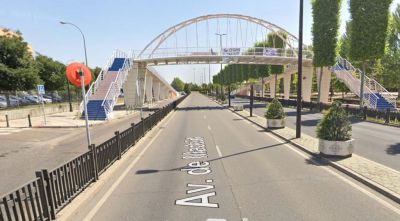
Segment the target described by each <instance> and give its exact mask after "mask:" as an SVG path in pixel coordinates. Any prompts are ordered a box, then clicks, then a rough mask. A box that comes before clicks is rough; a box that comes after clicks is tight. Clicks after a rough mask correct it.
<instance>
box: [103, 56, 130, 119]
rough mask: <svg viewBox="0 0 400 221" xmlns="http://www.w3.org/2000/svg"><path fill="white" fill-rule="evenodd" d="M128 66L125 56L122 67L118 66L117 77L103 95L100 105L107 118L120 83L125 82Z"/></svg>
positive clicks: (118, 91) (128, 60)
mask: <svg viewBox="0 0 400 221" xmlns="http://www.w3.org/2000/svg"><path fill="white" fill-rule="evenodd" d="M129 68H130V59H128V58H127V57H125V61H124V64H123V66H122V68H120V69H119V70H118V73H117V77H116V78H115V80H114V81H113V82H112V83H111V84H110V87H109V88H108V90H107V93H106V96H105V98H104V100H103V102H102V103H101V106H102V107H104V110H105V113H106V116H107V118H108V116H109V114H110V113H111V111H112V110H113V108H114V105H115V99H116V98H117V97H118V95H119V93H120V91H121V88H122V85H123V83H124V82H125V79H126V76H127V72H128V71H129Z"/></svg>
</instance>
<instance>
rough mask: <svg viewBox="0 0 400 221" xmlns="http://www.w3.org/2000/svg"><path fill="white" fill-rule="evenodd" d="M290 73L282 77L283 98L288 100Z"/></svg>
mask: <svg viewBox="0 0 400 221" xmlns="http://www.w3.org/2000/svg"><path fill="white" fill-rule="evenodd" d="M291 79H292V75H290V74H287V75H285V76H284V77H283V95H284V97H285V100H289V98H290V83H291Z"/></svg>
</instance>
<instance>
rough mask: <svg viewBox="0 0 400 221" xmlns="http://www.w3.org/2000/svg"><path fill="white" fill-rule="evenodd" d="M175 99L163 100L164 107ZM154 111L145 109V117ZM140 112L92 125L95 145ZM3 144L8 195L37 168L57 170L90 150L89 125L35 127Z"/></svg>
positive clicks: (0, 190) (0, 189)
mask: <svg viewBox="0 0 400 221" xmlns="http://www.w3.org/2000/svg"><path fill="white" fill-rule="evenodd" d="M170 102H171V100H163V101H161V102H159V103H158V104H157V106H156V107H162V106H165V105H167V104H168V103H170ZM149 113H152V111H143V117H146V116H148V114H149ZM139 121H140V115H139V114H135V115H133V116H132V117H131V118H121V119H113V120H110V121H108V122H106V123H104V124H99V125H94V126H92V127H90V133H91V139H92V143H94V144H101V143H103V142H105V141H106V140H108V139H110V138H111V137H112V136H114V132H115V131H117V130H119V131H123V130H125V129H128V128H129V127H130V126H131V123H138V122H139ZM1 138H2V139H1V140H2V142H1V143H0V159H1V160H0V175H2V176H3V177H7V178H6V179H3V180H2V182H0V195H3V194H6V193H8V192H9V191H12V190H14V189H15V188H16V187H18V186H21V185H23V184H25V183H27V182H29V181H30V180H32V179H34V178H35V171H37V170H40V169H43V168H47V169H53V168H56V167H58V166H60V165H62V164H63V163H66V162H68V161H70V160H72V159H73V158H75V157H77V156H79V155H80V154H82V153H85V152H86V151H88V147H87V141H86V131H85V128H31V129H27V130H23V131H21V132H18V133H13V134H10V135H3V136H2V137H1Z"/></svg>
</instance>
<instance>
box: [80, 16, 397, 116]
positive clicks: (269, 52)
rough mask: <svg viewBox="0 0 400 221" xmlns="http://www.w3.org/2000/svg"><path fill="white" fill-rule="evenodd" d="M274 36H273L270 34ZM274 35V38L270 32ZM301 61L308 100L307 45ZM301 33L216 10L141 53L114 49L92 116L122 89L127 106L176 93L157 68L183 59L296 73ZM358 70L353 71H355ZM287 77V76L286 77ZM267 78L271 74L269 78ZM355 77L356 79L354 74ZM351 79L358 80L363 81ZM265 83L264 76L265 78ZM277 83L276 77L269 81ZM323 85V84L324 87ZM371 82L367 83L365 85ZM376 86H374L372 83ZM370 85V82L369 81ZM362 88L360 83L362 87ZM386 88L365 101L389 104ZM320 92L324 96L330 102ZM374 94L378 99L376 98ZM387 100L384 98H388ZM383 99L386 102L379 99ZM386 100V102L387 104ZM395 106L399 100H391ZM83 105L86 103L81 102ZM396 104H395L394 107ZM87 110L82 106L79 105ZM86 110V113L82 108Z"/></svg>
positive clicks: (91, 97)
mask: <svg viewBox="0 0 400 221" xmlns="http://www.w3.org/2000/svg"><path fill="white" fill-rule="evenodd" d="M269 35H270V38H268V36H269ZM271 36H272V37H271ZM303 48H304V52H303V59H302V66H303V67H304V75H305V78H306V87H305V89H303V90H304V92H303V93H305V96H303V97H304V99H305V100H307V99H309V98H308V97H309V96H308V94H311V92H308V90H309V88H311V86H310V87H308V86H307V85H308V83H307V82H312V77H313V68H312V58H313V55H312V52H311V51H307V50H306V47H305V46H304V45H303ZM297 52H298V40H297V37H296V36H294V35H293V34H291V33H289V32H288V31H286V30H285V29H283V28H282V27H279V26H277V25H275V24H273V23H270V22H268V21H265V20H262V19H259V18H255V17H251V16H245V15H239V14H212V15H205V16H200V17H196V18H193V19H189V20H186V21H183V22H181V23H179V24H177V25H174V26H172V27H170V28H168V29H167V30H165V31H164V32H162V33H161V34H159V35H158V36H157V37H155V38H154V39H153V40H152V41H150V42H149V43H148V44H147V45H146V46H145V47H144V49H143V50H141V51H140V52H139V53H137V54H136V53H135V51H133V52H131V54H129V55H128V54H127V53H124V52H121V51H116V52H114V54H113V56H112V57H111V58H110V60H109V62H108V63H107V64H106V66H105V67H104V68H103V69H102V71H101V73H100V75H99V77H98V78H97V80H96V81H95V82H94V83H93V84H92V85H91V87H90V89H89V90H88V93H87V95H86V96H87V100H88V106H89V109H88V115H89V119H92V120H105V119H108V118H110V117H112V111H113V108H114V105H115V103H116V100H117V98H118V97H119V96H120V95H121V93H122V91H123V93H124V99H125V105H126V107H127V108H129V109H133V108H137V107H142V106H144V105H151V104H152V103H153V102H157V101H159V100H162V99H167V98H173V97H176V96H178V93H177V92H176V91H175V90H174V89H173V88H172V87H171V86H170V85H169V83H168V82H166V81H165V80H164V79H163V77H162V76H161V75H160V74H159V73H157V71H156V69H155V68H154V66H158V65H183V64H188V65H190V64H268V65H284V66H286V67H287V68H286V72H285V73H284V74H283V75H282V76H291V75H293V74H295V73H296V71H295V70H296V66H297V64H298V53H297ZM353 72H354V71H353ZM353 72H352V71H349V70H346V71H344V72H340V74H341V75H340V76H344V77H342V78H339V79H341V80H343V81H344V82H347V83H346V85H348V86H349V88H351V89H352V91H353V92H355V91H356V90H357V86H353V85H352V83H351V82H350V81H346V80H348V79H349V78H351V76H353V74H354V73H353ZM330 76H331V74H330V72H326V73H324V74H323V75H322V81H321V82H322V83H321V85H322V89H321V94H327V93H328V92H327V91H328V90H329V87H328V85H329V84H330V78H331V77H330ZM286 78H287V77H286ZM267 80H268V79H267ZM352 80H353V79H352ZM357 80H358V79H356V80H353V81H352V82H353V83H354V82H358V84H359V82H360V80H358V81H357ZM261 82H263V84H264V79H262V81H261ZM269 82H273V80H271V79H270V80H269ZM324 85H325V86H324ZM366 85H368V84H366ZM374 85H376V84H375V83H374ZM367 87H368V86H367ZM358 88H359V87H358ZM382 88H383V87H379V89H378V90H375V91H373V90H370V88H368V89H366V90H364V91H366V92H367V94H366V95H365V96H364V97H365V99H368V100H366V103H368V104H371V105H374V106H375V107H377V104H378V103H379V102H380V101H378V99H383V100H384V101H387V103H389V105H391V103H390V102H391V101H392V100H391V99H392V98H390V97H387V94H386V93H382V92H385V90H383V89H384V88H383V89H382ZM325 97H326V98H327V96H325V95H323V96H322V101H324V102H325V100H326V101H327V99H325ZM372 99H374V101H372ZM385 99H386V100H385ZM381 103H382V102H381ZM385 104H386V103H385ZM393 105H395V104H393ZM81 107H83V105H81ZM393 107H395V106H393ZM81 110H82V111H81V112H82V113H83V108H81ZM83 114H85V113H83Z"/></svg>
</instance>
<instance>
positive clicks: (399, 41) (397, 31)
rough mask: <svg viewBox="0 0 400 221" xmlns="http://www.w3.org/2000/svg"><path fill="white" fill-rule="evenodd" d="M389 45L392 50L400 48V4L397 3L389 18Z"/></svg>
mask: <svg viewBox="0 0 400 221" xmlns="http://www.w3.org/2000/svg"><path fill="white" fill-rule="evenodd" d="M388 46H389V49H390V51H391V52H396V51H397V50H398V49H399V48H400V5H397V7H396V10H395V11H394V12H393V14H392V16H391V19H390V20H389V33H388Z"/></svg>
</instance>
